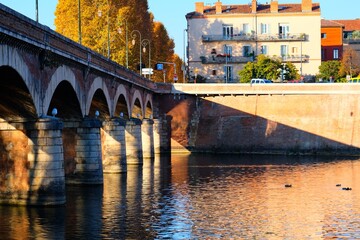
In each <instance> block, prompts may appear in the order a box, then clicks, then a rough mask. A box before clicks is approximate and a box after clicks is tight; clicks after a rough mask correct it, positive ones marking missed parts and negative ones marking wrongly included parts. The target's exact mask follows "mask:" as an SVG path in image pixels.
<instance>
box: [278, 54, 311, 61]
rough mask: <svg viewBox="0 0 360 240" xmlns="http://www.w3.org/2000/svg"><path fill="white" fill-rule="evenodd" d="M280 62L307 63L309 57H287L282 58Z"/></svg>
mask: <svg viewBox="0 0 360 240" xmlns="http://www.w3.org/2000/svg"><path fill="white" fill-rule="evenodd" d="M281 60H282V61H283V62H295V63H296V62H308V61H309V56H308V55H287V56H282V57H281Z"/></svg>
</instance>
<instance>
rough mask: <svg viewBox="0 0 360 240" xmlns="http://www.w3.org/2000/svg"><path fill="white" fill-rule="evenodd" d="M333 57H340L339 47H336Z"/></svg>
mask: <svg viewBox="0 0 360 240" xmlns="http://www.w3.org/2000/svg"><path fill="white" fill-rule="evenodd" d="M333 57H334V59H339V49H337V48H335V49H334V51H333Z"/></svg>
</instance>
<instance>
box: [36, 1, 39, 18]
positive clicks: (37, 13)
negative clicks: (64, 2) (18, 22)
mask: <svg viewBox="0 0 360 240" xmlns="http://www.w3.org/2000/svg"><path fill="white" fill-rule="evenodd" d="M35 16H36V22H39V4H38V0H36V1H35Z"/></svg>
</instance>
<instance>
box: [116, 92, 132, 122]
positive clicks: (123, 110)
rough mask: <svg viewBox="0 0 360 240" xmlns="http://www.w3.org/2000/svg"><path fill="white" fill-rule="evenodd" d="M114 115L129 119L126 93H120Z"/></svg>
mask: <svg viewBox="0 0 360 240" xmlns="http://www.w3.org/2000/svg"><path fill="white" fill-rule="evenodd" d="M114 117H121V118H124V119H129V109H128V107H127V103H126V99H125V96H124V95H122V94H121V95H120V96H119V99H118V101H117V103H116V108H115V113H114Z"/></svg>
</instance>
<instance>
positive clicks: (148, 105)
mask: <svg viewBox="0 0 360 240" xmlns="http://www.w3.org/2000/svg"><path fill="white" fill-rule="evenodd" d="M143 116H144V117H145V118H153V116H154V113H153V102H152V95H151V94H149V93H148V94H146V99H145V107H144V115H143Z"/></svg>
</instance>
